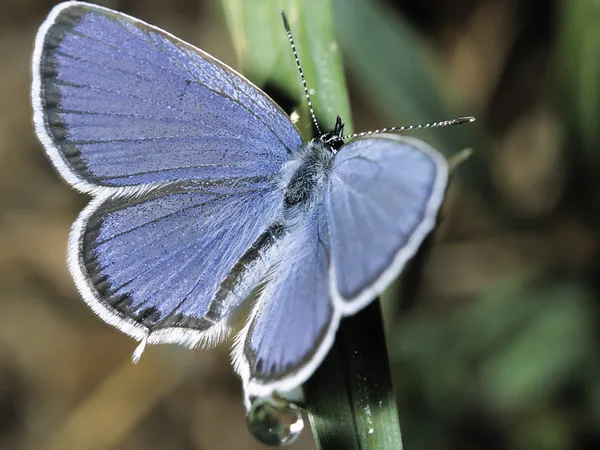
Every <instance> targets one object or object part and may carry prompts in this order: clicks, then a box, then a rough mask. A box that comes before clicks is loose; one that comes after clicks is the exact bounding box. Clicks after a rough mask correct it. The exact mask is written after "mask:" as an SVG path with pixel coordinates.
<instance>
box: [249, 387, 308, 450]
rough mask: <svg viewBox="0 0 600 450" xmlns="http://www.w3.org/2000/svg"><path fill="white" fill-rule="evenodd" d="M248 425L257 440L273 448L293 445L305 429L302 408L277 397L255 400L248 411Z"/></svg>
mask: <svg viewBox="0 0 600 450" xmlns="http://www.w3.org/2000/svg"><path fill="white" fill-rule="evenodd" d="M247 423H248V429H249V430H250V432H251V433H252V435H253V436H254V437H255V438H256V439H258V440H259V441H260V442H262V443H264V444H267V445H273V446H279V445H285V444H291V443H292V442H294V441H295V440H296V439H297V438H298V436H300V433H301V432H302V428H304V421H303V420H302V412H301V410H300V408H299V407H298V406H297V405H295V404H294V403H290V402H288V401H287V400H285V399H283V398H281V397H279V396H275V395H274V396H271V397H258V398H255V399H254V400H253V401H252V405H251V406H250V411H248V416H247Z"/></svg>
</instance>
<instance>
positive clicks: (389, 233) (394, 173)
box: [325, 135, 447, 314]
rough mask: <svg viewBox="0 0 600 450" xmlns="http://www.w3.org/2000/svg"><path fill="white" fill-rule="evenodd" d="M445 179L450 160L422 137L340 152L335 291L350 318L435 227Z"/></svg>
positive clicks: (331, 208) (334, 201)
mask: <svg viewBox="0 0 600 450" xmlns="http://www.w3.org/2000/svg"><path fill="white" fill-rule="evenodd" d="M446 181H447V167H446V162H445V160H444V158H443V157H442V156H441V155H440V154H439V153H437V152H436V151H435V150H433V149H431V148H430V147H429V146H427V145H426V144H425V143H423V142H421V141H418V140H416V139H410V138H407V137H401V136H396V135H380V136H378V137H371V138H368V139H358V140H356V141H353V142H351V143H350V144H348V145H345V146H344V147H342V148H341V149H340V151H339V153H338V154H337V156H336V160H335V163H334V166H333V168H332V170H331V176H330V179H329V186H328V193H327V196H326V202H325V203H326V211H327V220H328V224H329V230H330V236H331V254H332V265H331V273H332V277H331V283H332V287H331V290H332V295H333V297H334V301H335V302H336V305H337V307H338V308H340V310H342V311H343V312H344V314H351V313H354V312H356V311H357V310H359V309H361V308H362V307H364V306H365V305H366V304H367V303H368V302H370V301H371V300H373V299H374V298H375V297H376V296H377V295H379V294H380V293H381V292H382V291H383V289H384V288H385V287H387V285H389V283H390V282H391V281H393V280H394V278H395V277H396V276H398V274H399V273H400V272H401V270H402V268H403V267H404V265H405V264H406V262H407V261H408V259H410V258H411V257H412V256H413V255H414V253H415V252H416V250H417V248H418V247H419V245H420V244H421V242H422V241H423V239H424V238H425V237H426V235H427V234H428V233H429V232H430V231H431V229H432V228H433V227H434V225H435V222H436V216H437V212H438V209H439V207H440V205H441V202H442V198H443V195H444V191H445V188H446Z"/></svg>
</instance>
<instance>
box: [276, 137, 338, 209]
mask: <svg viewBox="0 0 600 450" xmlns="http://www.w3.org/2000/svg"><path fill="white" fill-rule="evenodd" d="M334 157H335V150H334V149H333V148H332V147H331V146H330V145H329V144H327V143H325V142H323V141H322V140H320V139H313V140H312V141H310V142H308V143H307V144H304V145H303V146H302V147H301V148H300V149H299V150H298V152H296V153H295V154H294V155H293V156H292V157H291V159H290V160H289V161H288V162H287V163H286V164H285V166H284V167H283V176H282V181H283V183H282V184H283V186H282V188H283V191H284V198H283V203H284V206H285V207H286V208H294V207H297V206H301V205H302V206H304V207H305V208H307V207H310V205H312V204H313V203H314V202H315V201H317V200H318V199H319V198H320V196H321V195H322V193H323V187H324V185H325V183H326V181H327V178H328V177H329V172H330V170H331V166H332V163H333V159H334Z"/></svg>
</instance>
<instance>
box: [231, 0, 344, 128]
mask: <svg viewBox="0 0 600 450" xmlns="http://www.w3.org/2000/svg"><path fill="white" fill-rule="evenodd" d="M222 4H223V7H224V10H225V15H226V18H227V21H228V23H229V28H230V30H231V33H232V36H233V42H234V46H235V48H236V51H237V53H238V55H239V58H240V66H241V70H242V71H243V73H244V74H246V75H247V76H248V77H249V78H250V79H252V80H253V81H254V82H255V83H256V84H257V85H259V86H264V85H265V84H266V83H267V82H268V83H273V84H274V85H276V86H278V87H279V88H281V89H284V90H285V91H286V92H287V93H288V94H289V95H290V96H291V97H292V98H294V99H295V100H296V103H297V104H298V106H299V111H298V112H299V114H300V117H301V120H300V122H299V129H300V131H301V132H302V134H303V135H304V137H305V139H309V138H310V137H311V136H310V133H311V121H310V117H309V115H308V107H307V103H306V100H305V98H304V91H303V89H302V83H301V82H300V75H299V74H298V69H297V68H296V63H295V60H294V55H293V53H292V49H291V46H290V44H289V41H288V39H287V36H286V33H285V30H284V28H283V22H282V19H281V11H285V13H286V15H287V17H288V20H289V22H290V27H291V29H292V33H293V36H294V42H295V44H296V49H297V51H298V57H299V59H300V63H301V64H302V69H303V71H304V74H305V77H306V83H307V85H308V87H309V89H311V90H314V93H311V99H312V102H313V105H314V109H315V113H316V115H317V118H318V120H319V122H320V123H321V124H322V126H323V127H324V128H325V129H330V128H332V127H333V124H334V123H335V118H336V115H337V114H339V115H340V116H341V117H342V119H343V120H344V121H345V122H346V132H351V130H352V118H351V116H350V106H349V103H348V94H347V90H346V81H345V78H344V72H343V66H342V63H341V56H340V52H339V48H338V45H337V42H336V40H335V35H334V32H335V31H334V27H333V11H332V8H331V2H330V1H329V0H328V1H320V2H314V1H311V0H287V1H286V0H275V1H270V0H247V1H246V0H245V1H242V0H233V1H223V2H222ZM311 92H312V91H311Z"/></svg>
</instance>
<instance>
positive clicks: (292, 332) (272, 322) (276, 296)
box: [233, 208, 340, 397]
mask: <svg viewBox="0 0 600 450" xmlns="http://www.w3.org/2000/svg"><path fill="white" fill-rule="evenodd" d="M324 219H325V217H324V214H323V213H322V208H319V209H316V210H314V211H311V212H310V214H309V216H308V218H307V219H306V221H305V222H304V224H303V226H302V227H301V229H299V230H297V231H295V232H292V233H288V234H286V236H285V237H284V238H283V239H282V240H281V241H280V243H279V244H278V248H277V250H276V254H277V261H276V262H275V263H274V264H275V265H274V266H273V267H272V268H271V272H270V274H269V275H268V276H267V279H268V283H267V284H266V286H265V288H264V291H263V292H262V295H261V296H260V297H259V299H258V303H257V304H256V305H255V307H254V309H253V311H252V314H251V316H250V318H249V319H248V322H247V324H246V326H245V328H244V329H243V330H242V332H241V333H240V334H239V335H238V337H237V339H236V345H235V347H234V350H233V354H234V365H235V366H236V370H237V371H238V373H239V374H240V375H241V377H242V380H243V381H244V391H245V393H246V396H247V397H254V396H266V395H269V394H271V393H272V392H274V391H276V390H277V391H289V390H292V389H294V388H296V387H298V386H299V385H301V384H302V383H303V382H304V381H306V379H308V377H310V376H311V375H312V373H313V372H314V371H315V370H316V368H317V367H318V366H319V364H320V363H321V361H322V360H323V358H324V357H325V355H326V354H327V352H328V351H329V349H330V348H331V345H332V344H333V339H334V335H335V331H336V330H337V328H338V325H339V320H340V314H339V313H338V312H336V310H335V309H334V307H333V304H332V302H331V301H330V298H329V280H328V279H329V274H328V267H329V257H330V256H329V238H328V235H327V228H326V223H325V220H324Z"/></svg>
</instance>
